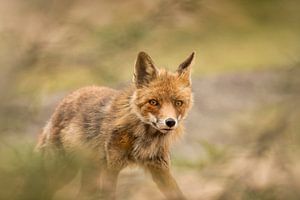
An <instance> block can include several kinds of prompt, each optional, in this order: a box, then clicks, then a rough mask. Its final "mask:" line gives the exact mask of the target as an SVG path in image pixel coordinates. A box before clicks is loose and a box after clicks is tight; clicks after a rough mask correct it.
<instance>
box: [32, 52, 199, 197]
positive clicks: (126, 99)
mask: <svg viewBox="0 0 300 200" xmlns="http://www.w3.org/2000/svg"><path fill="white" fill-rule="evenodd" d="M193 60H194V53H192V54H191V55H190V56H189V57H188V58H187V59H186V60H185V61H184V62H183V63H182V64H180V65H179V67H178V69H177V71H176V72H169V71H166V70H164V69H160V70H159V69H158V68H156V67H155V65H154V62H153V61H152V59H151V58H150V56H149V55H147V54H146V53H145V52H140V53H139V54H138V57H137V60H136V64H135V69H134V77H133V84H131V85H130V86H129V87H128V88H126V89H124V90H114V89H111V88H107V87H97V86H91V87H85V88H82V89H79V90H77V91H75V92H73V93H71V94H70V95H68V96H67V97H65V98H64V99H63V100H62V101H61V102H60V103H59V105H58V106H57V108H56V109H55V111H54V113H53V115H52V116H51V118H50V120H49V121H48V123H47V124H46V126H45V127H44V129H43V132H42V134H41V135H40V138H39V142H38V144H37V147H36V149H37V150H38V151H39V152H42V153H43V155H44V157H47V156H49V155H53V154H55V155H63V157H66V158H74V157H76V158H80V161H79V162H78V163H79V165H76V166H78V167H75V166H72V167H71V168H72V170H74V173H67V174H68V175H69V174H70V177H69V178H67V181H66V183H67V182H68V181H69V180H72V178H73V177H74V176H75V175H76V173H77V171H78V170H80V169H81V171H82V186H81V192H80V195H83V196H84V195H87V194H88V193H94V194H96V193H97V194H98V193H99V196H101V195H102V196H104V197H105V199H115V188H116V183H117V177H118V174H119V172H120V171H121V170H122V169H124V168H125V167H127V166H129V165H132V164H135V165H138V166H141V167H142V168H144V169H146V170H148V171H150V173H151V175H152V177H153V180H154V181H155V182H156V184H157V186H158V187H159V189H160V190H161V191H162V192H163V193H164V194H165V196H166V198H167V199H178V200H179V199H185V197H184V195H183V193H182V192H181V191H180V189H179V187H178V185H177V183H176V181H175V179H174V178H173V176H172V175H171V172H170V152H169V151H170V145H171V144H172V142H173V141H174V140H175V139H176V138H178V137H179V136H180V135H181V134H182V132H183V125H182V121H183V119H184V118H185V117H186V115H187V113H188V111H189V110H190V108H191V106H192V102H193V99H192V90H191V78H190V74H191V65H192V62H193ZM166 119H172V120H173V122H172V123H171V125H172V127H169V126H167V125H166ZM45 162H47V159H45ZM60 168H65V169H66V170H69V169H67V167H60ZM53 173H56V172H55V170H54V172H53ZM63 174H64V175H66V173H63ZM50 177H51V176H50ZM66 183H62V184H61V185H64V184H66ZM57 189H59V188H56V189H53V191H52V192H55V190H57ZM99 196H98V197H99ZM98 197H97V198H98ZM99 198H100V197H99ZM80 199H82V198H80Z"/></svg>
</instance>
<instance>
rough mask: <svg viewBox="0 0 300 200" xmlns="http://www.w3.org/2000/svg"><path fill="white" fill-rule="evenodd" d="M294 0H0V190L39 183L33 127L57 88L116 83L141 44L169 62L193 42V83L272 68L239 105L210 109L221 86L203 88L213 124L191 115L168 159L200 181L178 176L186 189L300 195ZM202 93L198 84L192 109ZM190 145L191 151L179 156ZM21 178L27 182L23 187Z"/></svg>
mask: <svg viewBox="0 0 300 200" xmlns="http://www.w3.org/2000/svg"><path fill="white" fill-rule="evenodd" d="M299 7H300V1H280V0H265V1H260V0H251V1H250V0H231V1H229V0H225V1H217V0H166V1H161V0H153V1H146V0H142V1H138V0H130V1H120V0H115V1H104V0H100V1H83V0H27V1H22V0H10V1H6V0H0V136H1V137H0V140H1V143H0V163H1V166H0V188H1V189H0V199H26V198H27V199H33V198H34V197H33V196H32V195H34V193H35V192H36V191H41V190H42V188H43V187H44V185H43V181H42V179H41V178H42V177H43V173H44V172H43V171H42V168H41V163H40V158H38V157H37V155H35V154H33V153H32V146H33V145H34V143H35V140H34V139H33V138H35V137H36V135H37V133H38V132H39V130H40V129H41V127H42V126H43V124H45V121H46V120H47V119H48V118H49V116H50V114H51V112H52V110H53V108H54V107H55V105H56V103H57V102H58V101H59V99H61V98H62V97H63V96H64V95H65V94H66V93H68V92H69V91H71V90H74V89H77V88H79V87H81V86H85V85H91V84H97V85H100V84H103V85H108V86H114V87H119V86H123V83H124V82H129V80H130V79H131V76H132V71H133V63H134V59H135V57H136V54H137V52H139V51H141V50H144V51H146V52H148V53H149V54H150V55H151V56H152V57H153V59H154V61H155V62H156V63H157V65H158V66H159V67H160V66H161V65H162V64H166V65H167V66H162V67H167V68H169V69H172V70H174V69H175V67H176V66H177V65H178V64H179V63H180V62H181V61H182V60H183V59H184V58H185V57H186V56H187V55H188V54H189V53H190V52H191V51H196V52H197V59H196V65H195V66H194V71H193V76H194V77H193V78H194V80H195V82H194V83H195V84H194V88H195V87H196V88H197V87H200V86H207V85H206V84H210V83H211V82H210V79H212V80H214V78H215V77H217V78H215V79H217V80H219V79H220V80H221V79H222V78H224V77H222V76H223V75H224V74H233V75H234V78H233V79H234V80H233V82H234V81H236V84H235V85H234V87H239V81H238V80H239V78H240V77H239V76H240V74H241V73H249V74H250V75H249V76H255V77H256V76H257V77H258V75H257V74H255V73H254V74H251V73H252V72H257V73H258V74H259V73H260V74H264V73H267V74H272V73H275V74H277V75H278V77H277V78H276V80H275V81H274V82H272V83H269V82H268V79H266V80H267V81H262V82H259V83H258V84H255V86H256V87H255V90H254V91H255V92H257V93H259V92H261V93H262V92H266V94H265V96H266V97H264V98H262V99H263V100H262V99H260V98H261V97H260V96H259V95H258V94H257V97H253V98H251V101H253V104H255V105H256V106H254V108H253V107H251V109H250V108H249V110H247V109H248V107H247V109H245V110H242V112H243V113H242V114H240V113H238V114H236V113H235V115H234V117H232V116H229V113H227V112H226V111H227V110H225V111H224V112H220V113H221V114H223V115H220V116H214V113H212V111H213V110H214V109H218V106H219V107H221V105H216V102H217V99H218V98H219V96H217V95H218V94H209V93H207V94H209V95H211V98H212V99H213V100H212V101H210V103H211V104H209V105H205V106H207V107H208V108H207V113H205V114H206V115H208V116H212V118H211V119H212V122H211V121H208V122H210V123H211V129H212V130H214V131H213V136H200V135H202V134H203V135H204V132H205V131H204V130H203V129H202V127H197V124H198V120H203V119H202V118H201V119H198V118H197V119H196V118H193V117H192V118H189V119H188V120H189V121H190V122H191V123H189V124H192V125H193V126H192V127H189V130H190V131H191V133H188V134H191V135H192V136H193V137H190V138H188V139H187V141H186V144H185V145H186V146H190V147H191V148H192V153H191V151H190V150H187V151H185V150H182V151H183V153H182V154H180V155H178V156H176V155H174V159H173V160H174V164H175V166H176V167H177V168H176V169H177V171H178V174H179V175H181V176H182V177H186V176H189V174H192V175H191V176H192V180H194V181H196V182H197V181H198V182H197V184H195V187H196V188H197V189H193V184H190V182H189V180H190V179H188V178H184V179H180V180H181V181H182V184H181V185H182V186H183V187H184V184H183V183H185V184H187V185H188V186H186V187H184V190H186V193H188V196H190V197H191V198H190V199H197V200H198V199H205V200H207V199H233V200H234V199H246V200H247V199H263V200H267V199H291V200H292V199H299V197H300V194H299V190H298V188H299V187H300V182H299V180H300V177H299V175H300V172H299V169H300V168H299V166H300V165H299V164H300V163H299V162H298V157H297V155H299V153H300V152H299V151H300V148H299V147H300V144H299V141H300V138H299V137H300V135H299V129H300V127H299V126H300V125H299V123H298V122H299V119H300V110H299V108H300V106H299V102H300V101H299V94H300V91H299V88H300V79H299V76H300V72H299V61H300V57H299V55H300V54H299V53H300V37H299V35H300V26H299V21H300V12H299ZM263 76H265V75H263ZM218 77H220V78H218ZM202 78H204V79H203V81H202V82H201V81H200V82H197V80H202ZM205 78H207V79H205ZM258 79H259V78H257V81H259V80H258ZM262 79H263V78H262ZM251 80H252V82H255V81H256V79H251ZM252 82H251V84H252ZM234 83H235V82H234ZM251 84H250V86H252V85H251ZM260 84H261V85H260ZM221 86H222V85H221ZM221 86H219V91H223V90H226V89H227V88H225V87H221ZM246 86H247V84H246ZM246 86H244V85H241V86H240V87H241V90H248V89H249V92H250V89H251V88H250V86H249V87H246ZM231 87H233V86H231ZM231 87H230V88H229V90H232V91H233V90H234V89H236V88H231ZM204 88H205V87H204ZM264 88H268V89H267V90H263V89H264ZM206 89H207V90H209V89H210V88H209V87H208V88H206ZM274 92H275V93H276V95H277V96H279V97H277V96H276V98H275V97H274ZM254 95H256V93H254ZM238 97H239V98H240V99H238V100H239V101H240V102H243V101H245V102H246V101H247V99H243V98H249V96H247V97H244V96H238ZM274 98H275V99H279V100H276V101H275V103H274ZM214 99H215V100H214ZM201 103H202V99H201V98H199V97H198V96H197V94H196V96H195V106H194V110H196V109H197V108H199V107H201V106H203V105H202V104H201ZM226 103H231V104H235V103H236V102H225V101H224V104H226ZM251 105H252V104H251ZM210 109H211V110H210ZM234 111H235V110H234ZM195 112H196V111H195ZM192 116H197V115H192ZM223 117H224V118H226V120H227V122H226V124H225V125H224V124H219V122H218V118H223ZM232 118H234V119H232ZM233 122H234V123H233ZM230 123H232V125H231V126H230V128H229V130H227V129H226V128H224V127H223V126H228V124H230ZM215 127H219V129H214V128H215ZM201 130H202V132H201ZM198 132H199V134H198ZM197 137H198V138H197ZM205 137H206V138H205ZM218 138H219V139H218ZM220 141H221V142H220ZM193 142H195V144H196V147H197V148H196V147H195V146H193V145H189V144H192V143H193ZM198 147H199V148H198ZM188 154H189V155H192V156H190V157H193V159H191V158H190V157H189V156H186V157H184V156H182V155H188ZM194 173H196V175H197V176H195V175H194ZM195 179H196V180H195ZM28 180H31V182H32V183H34V185H30V184H27V182H26V181H28ZM127 184H132V185H133V186H132V188H139V185H138V184H136V185H135V186H134V183H132V182H130V181H128V183H127ZM141 185H142V184H141ZM24 187H25V188H26V187H27V189H26V190H28V193H22V195H21V196H18V195H19V194H20V191H24ZM28 187H29V188H28ZM30 187H31V188H30ZM45 187H46V186H45ZM149 188H150V187H149ZM149 188H147V189H148V190H149ZM198 188H202V190H201V191H200V193H199V194H198V193H196V190H198ZM189 189H190V190H192V189H193V190H192V191H189ZM125 190H126V191H127V190H128V194H129V193H132V194H135V191H133V189H132V190H130V188H125ZM64 191H65V193H64V194H61V195H58V197H57V199H72V197H73V196H72V195H74V191H77V190H76V189H74V188H73V187H69V190H68V191H67V192H66V190H64ZM137 191H143V190H138V189H137ZM150 193H151V192H150ZM126 194H127V193H126ZM126 194H125V193H124V194H123V195H124V198H125V196H126V198H128V199H130V198H131V197H129V196H128V195H126ZM27 196H28V197H27ZM127 196H128V197H127ZM146 196H147V195H144V196H142V198H146ZM149 196H150V197H152V199H155V198H154V197H155V196H152V193H151V195H149ZM136 199H141V197H136ZM158 199H159V197H158Z"/></svg>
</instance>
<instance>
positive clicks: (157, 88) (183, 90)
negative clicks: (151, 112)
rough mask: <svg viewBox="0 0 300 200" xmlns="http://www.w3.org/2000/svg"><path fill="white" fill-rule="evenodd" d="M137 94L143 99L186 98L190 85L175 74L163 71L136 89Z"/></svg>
mask: <svg viewBox="0 0 300 200" xmlns="http://www.w3.org/2000/svg"><path fill="white" fill-rule="evenodd" d="M137 95H138V96H139V97H140V98H143V99H149V98H155V99H161V100H168V99H188V98H190V96H191V87H190V86H186V85H184V84H182V83H181V82H180V80H179V78H178V76H177V75H176V74H174V73H171V72H167V71H163V72H160V73H159V75H158V77H157V78H156V79H155V80H153V81H152V82H151V83H149V84H148V85H147V86H145V87H143V88H141V89H139V90H137Z"/></svg>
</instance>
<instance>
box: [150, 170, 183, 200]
mask: <svg viewBox="0 0 300 200" xmlns="http://www.w3.org/2000/svg"><path fill="white" fill-rule="evenodd" d="M148 169H149V171H150V173H151V175H152V179H153V181H154V182H155V183H156V185H157V186H158V188H159V189H160V190H161V192H162V193H163V194H164V195H165V196H166V197H167V199H169V200H185V199H186V198H185V197H184V195H183V193H182V192H181V190H180V189H179V187H178V185H177V183H176V181H175V179H174V177H173V176H172V174H171V173H170V170H169V169H161V168H157V167H153V166H148Z"/></svg>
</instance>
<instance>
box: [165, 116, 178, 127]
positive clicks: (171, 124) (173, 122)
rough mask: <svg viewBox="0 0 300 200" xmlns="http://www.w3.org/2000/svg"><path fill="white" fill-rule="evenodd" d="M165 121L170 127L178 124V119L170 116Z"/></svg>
mask: <svg viewBox="0 0 300 200" xmlns="http://www.w3.org/2000/svg"><path fill="white" fill-rule="evenodd" d="M165 123H166V125H167V126H168V127H170V128H171V127H173V126H174V125H175V124H176V121H175V120H174V119H172V118H168V119H166V121H165Z"/></svg>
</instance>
